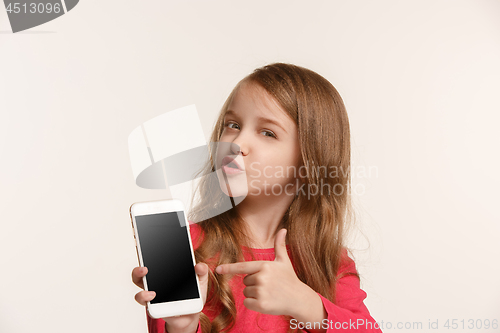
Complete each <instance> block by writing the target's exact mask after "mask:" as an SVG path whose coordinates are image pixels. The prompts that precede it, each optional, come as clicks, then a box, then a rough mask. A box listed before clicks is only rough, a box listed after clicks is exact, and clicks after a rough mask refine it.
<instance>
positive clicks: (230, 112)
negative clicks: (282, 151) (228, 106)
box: [226, 110, 288, 134]
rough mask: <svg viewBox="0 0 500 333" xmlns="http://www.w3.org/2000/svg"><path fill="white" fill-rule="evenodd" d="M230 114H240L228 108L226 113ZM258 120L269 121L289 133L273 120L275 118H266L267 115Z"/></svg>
mask: <svg viewBox="0 0 500 333" xmlns="http://www.w3.org/2000/svg"><path fill="white" fill-rule="evenodd" d="M228 114H231V115H234V116H238V115H237V114H236V112H234V111H233V110H227V111H226V115H228ZM257 121H259V122H261V123H269V124H273V125H276V126H278V127H279V128H281V129H282V130H283V131H284V132H285V133H287V134H288V132H287V131H286V129H284V128H283V127H282V126H281V125H280V124H279V123H278V122H277V121H276V120H273V119H269V118H266V117H258V118H257Z"/></svg>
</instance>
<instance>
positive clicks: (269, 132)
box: [224, 122, 277, 139]
mask: <svg viewBox="0 0 500 333" xmlns="http://www.w3.org/2000/svg"><path fill="white" fill-rule="evenodd" d="M231 125H236V126H238V127H239V125H238V124H236V123H233V122H227V123H224V127H229V128H233V129H234V127H231ZM262 132H264V133H268V134H270V135H265V136H266V137H269V138H275V139H276V138H277V137H276V134H274V133H273V132H271V131H269V130H262Z"/></svg>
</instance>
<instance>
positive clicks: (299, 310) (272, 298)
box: [216, 229, 326, 321]
mask: <svg viewBox="0 0 500 333" xmlns="http://www.w3.org/2000/svg"><path fill="white" fill-rule="evenodd" d="M285 236H286V229H281V230H280V231H279V232H278V234H277V235H276V239H275V241H274V247H275V254H276V256H275V260H274V261H245V262H238V263H234V264H223V265H219V266H218V267H217V268H216V272H217V273H219V274H247V275H246V276H245V278H244V279H243V283H244V284H245V286H246V287H245V289H244V290H243V294H244V295H245V297H246V298H245V300H244V301H243V304H244V305H245V307H247V308H248V309H250V310H254V311H257V312H260V313H265V314H271V315H290V316H292V317H294V318H296V319H299V318H307V319H311V321H321V320H323V319H324V318H323V317H324V315H325V314H326V312H324V308H323V303H322V301H321V298H320V297H319V296H318V294H317V293H316V292H315V291H314V290H312V289H311V288H310V287H309V286H308V285H306V284H305V283H303V282H302V281H300V280H299V278H298V277H297V274H295V271H294V269H293V266H292V262H291V261H290V258H289V257H288V253H287V251H286V243H285ZM320 317H321V318H320Z"/></svg>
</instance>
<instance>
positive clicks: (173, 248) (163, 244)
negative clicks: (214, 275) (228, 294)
mask: <svg viewBox="0 0 500 333" xmlns="http://www.w3.org/2000/svg"><path fill="white" fill-rule="evenodd" d="M130 217H131V219H132V228H133V231H134V238H135V242H136V249H137V257H138V259H139V265H140V266H141V267H147V268H148V274H147V275H146V276H145V277H144V278H143V282H144V289H145V290H148V291H154V292H156V296H155V298H154V299H153V300H151V301H150V302H148V303H147V309H148V313H149V315H150V316H151V317H152V318H155V319H158V318H164V317H172V316H180V315H185V314H191V313H198V312H200V311H201V310H202V308H203V300H202V299H201V292H200V285H199V280H198V276H197V275H196V273H195V271H194V266H195V265H196V261H195V258H194V253H193V246H192V243H191V236H190V233H189V223H188V222H187V220H186V215H185V212H184V205H183V204H182V202H181V201H180V200H161V201H151V202H138V203H134V204H132V205H131V206H130Z"/></svg>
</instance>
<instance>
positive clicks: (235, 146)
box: [231, 140, 246, 155]
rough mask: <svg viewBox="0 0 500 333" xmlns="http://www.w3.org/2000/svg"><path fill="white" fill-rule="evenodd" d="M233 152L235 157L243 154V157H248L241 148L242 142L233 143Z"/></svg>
mask: <svg viewBox="0 0 500 333" xmlns="http://www.w3.org/2000/svg"><path fill="white" fill-rule="evenodd" d="M231 152H232V153H233V154H235V155H239V154H243V155H246V154H245V152H246V150H245V152H244V151H243V149H242V147H241V143H240V141H236V140H235V141H233V142H232V143H231Z"/></svg>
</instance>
